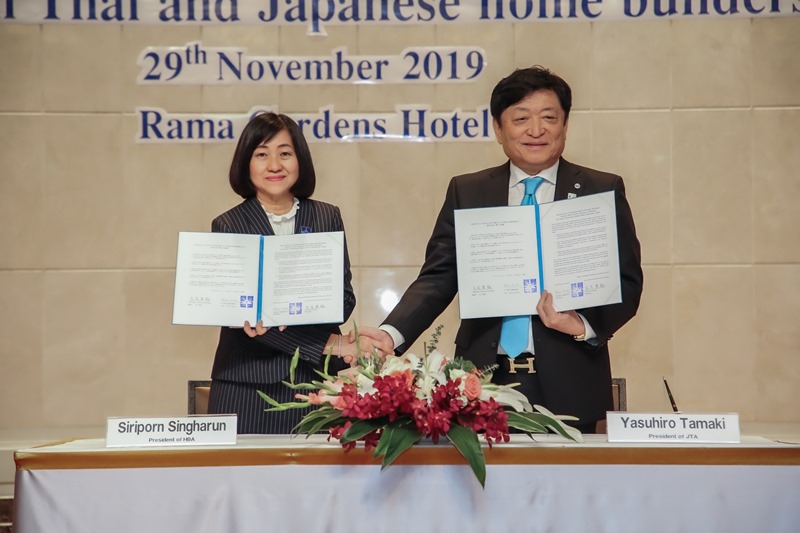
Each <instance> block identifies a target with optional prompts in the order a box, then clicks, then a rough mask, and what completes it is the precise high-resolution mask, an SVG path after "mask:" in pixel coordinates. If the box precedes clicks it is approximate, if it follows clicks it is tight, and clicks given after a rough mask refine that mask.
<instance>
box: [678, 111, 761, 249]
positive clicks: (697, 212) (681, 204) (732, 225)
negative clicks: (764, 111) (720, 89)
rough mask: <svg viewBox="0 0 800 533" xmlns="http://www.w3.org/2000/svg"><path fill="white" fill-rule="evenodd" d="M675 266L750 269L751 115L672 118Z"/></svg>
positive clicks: (684, 113)
mask: <svg viewBox="0 0 800 533" xmlns="http://www.w3.org/2000/svg"><path fill="white" fill-rule="evenodd" d="M672 132H673V133H672V143H673V180H672V190H673V213H672V215H673V221H674V222H673V225H674V236H673V238H674V243H673V249H674V256H673V260H674V262H675V263H679V264H680V263H707V264H716V263H737V264H746V263H750V262H751V261H752V258H753V228H752V218H751V217H752V215H751V213H752V196H753V188H752V177H751V166H750V165H751V161H752V159H751V149H750V139H751V134H752V115H751V112H750V111H749V110H741V111H734V110H731V111H723V110H719V111H717V110H707V111H675V112H673V114H672Z"/></svg>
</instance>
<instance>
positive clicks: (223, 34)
mask: <svg viewBox="0 0 800 533" xmlns="http://www.w3.org/2000/svg"><path fill="white" fill-rule="evenodd" d="M280 32H281V30H280V29H279V28H264V27H261V26H232V27H227V26H205V27H203V29H202V33H201V37H202V40H203V46H216V47H240V48H247V51H246V52H245V53H246V54H247V55H250V56H279V55H282V54H280V53H279V52H278V51H279V49H280V35H281V33H280ZM293 54H294V52H292V51H289V52H284V54H283V55H293ZM209 61H211V57H210V56H209ZM214 64H215V65H216V64H217V61H216V58H215V59H214ZM279 94H280V85H277V84H274V83H247V84H244V83H242V84H236V85H205V86H204V87H203V96H202V98H203V111H205V112H206V113H246V112H247V111H249V110H250V109H251V108H252V107H254V106H274V105H277V104H278V102H279V98H278V95H279Z"/></svg>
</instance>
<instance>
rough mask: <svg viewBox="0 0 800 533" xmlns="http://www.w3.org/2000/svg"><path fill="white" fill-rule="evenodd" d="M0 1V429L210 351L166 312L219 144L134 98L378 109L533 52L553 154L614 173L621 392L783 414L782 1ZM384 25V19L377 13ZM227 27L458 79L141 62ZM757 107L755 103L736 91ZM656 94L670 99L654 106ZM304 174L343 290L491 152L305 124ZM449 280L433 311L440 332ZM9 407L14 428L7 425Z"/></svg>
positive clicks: (467, 93) (789, 170)
mask: <svg viewBox="0 0 800 533" xmlns="http://www.w3.org/2000/svg"><path fill="white" fill-rule="evenodd" d="M307 30H308V28H307V27H305V26H303V25H298V26H294V27H277V26H268V27H261V26H252V27H245V26H236V27H233V26H231V27H224V26H204V27H199V26H195V27H191V26H173V27H170V28H163V27H155V26H154V27H149V26H147V25H135V24H130V25H124V26H123V25H110V24H108V25H107V24H83V25H72V24H45V25H23V24H2V25H0V49H2V50H3V52H4V53H3V54H2V59H0V67H2V68H0V87H2V89H0V131H2V133H0V163H2V165H3V171H4V174H3V178H0V246H2V247H3V249H4V250H5V252H4V253H3V254H0V291H2V294H4V303H5V304H6V305H5V306H4V307H3V309H2V311H0V314H3V316H2V318H4V320H2V321H0V322H1V323H2V324H3V326H0V328H2V331H0V338H2V340H0V403H1V404H2V405H9V404H10V402H12V401H13V402H14V405H20V406H21V407H19V408H15V409H13V410H5V411H3V412H2V413H0V429H2V430H9V429H14V428H22V429H26V428H27V429H29V430H38V429H43V428H50V429H51V430H52V429H56V428H67V427H75V426H93V427H97V426H102V425H103V424H104V423H105V417H106V416H110V415H122V414H130V415H132V416H147V415H154V416H155V415H170V414H179V413H182V412H183V410H184V409H185V394H186V390H185V387H186V380H188V379H203V378H206V377H207V376H208V375H209V373H210V368H211V362H212V360H213V353H214V349H215V347H216V338H217V329H216V328H199V327H198V328H195V327H190V326H173V325H172V324H171V316H170V312H171V306H172V284H173V283H174V253H175V249H174V247H175V238H176V233H177V232H178V231H181V230H185V231H208V230H210V225H211V220H212V219H213V218H214V217H215V216H217V215H218V214H220V213H222V212H223V211H226V210H228V209H230V208H231V207H233V206H235V205H237V204H238V203H240V202H241V198H239V197H238V196H237V195H236V194H234V193H233V192H232V191H231V190H230V187H229V184H228V170H229V166H230V161H231V157H232V155H233V152H234V149H235V143H230V142H229V143H216V144H202V145H200V144H172V145H162V146H155V145H140V144H136V143H135V139H134V136H135V131H136V119H135V108H136V106H137V105H141V106H148V107H149V106H153V107H163V108H164V109H165V110H166V111H168V112H171V113H180V112H191V113H198V114H199V113H231V114H234V113H235V114H241V113H245V112H247V111H248V110H249V109H251V108H252V107H253V106H256V105H263V106H268V105H275V106H277V107H278V109H279V110H280V111H283V112H287V113H290V114H292V113H294V114H297V113H303V114H307V113H317V111H318V109H319V108H320V107H323V106H326V105H333V106H335V109H336V110H337V111H339V112H345V113H353V112H362V113H367V112H380V113H393V112H394V109H395V105H397V104H423V105H430V106H431V109H432V110H434V111H451V110H454V109H457V108H462V109H464V110H471V109H474V108H476V107H479V106H482V105H488V103H489V97H490V93H491V90H492V88H493V86H494V84H495V83H496V81H498V80H499V79H500V78H502V77H504V76H506V75H507V74H508V73H509V72H510V71H511V70H512V69H513V68H515V67H522V66H528V65H530V64H532V63H540V64H543V65H545V66H547V67H550V68H551V69H553V70H554V71H555V72H556V73H558V74H560V75H562V76H563V77H565V78H566V79H567V81H569V82H570V84H571V85H572V88H573V92H574V94H573V98H574V101H573V113H572V114H571V118H570V128H569V140H568V143H567V149H566V152H565V157H567V159H569V160H571V161H574V162H576V163H578V164H582V165H587V166H592V167H595V168H599V169H603V170H608V171H612V172H616V173H619V174H621V175H622V176H623V177H624V178H625V182H626V186H627V192H628V197H629V199H630V201H631V204H632V208H633V211H634V216H635V218H636V222H637V228H638V232H639V237H640V239H641V241H642V246H643V253H644V263H645V289H644V295H643V299H642V305H641V308H640V310H639V314H638V316H636V317H635V318H634V319H633V320H632V321H631V323H630V324H628V325H626V326H625V327H624V328H622V330H621V331H619V332H618V334H617V335H616V336H615V338H614V339H613V340H612V341H611V352H612V367H613V371H614V374H615V375H618V376H623V377H626V378H627V379H628V400H629V408H630V409H631V410H640V411H668V409H669V405H668V402H667V399H666V395H665V393H664V388H663V382H662V381H661V377H662V376H666V377H667V378H668V380H669V382H670V385H671V386H672V388H673V391H674V392H675V395H676V399H677V401H678V405H679V407H680V408H681V409H684V410H686V411H690V410H694V411H708V412H715V411H719V412H729V411H737V412H739V413H740V414H741V415H742V419H743V420H745V421H747V420H758V421H790V422H791V421H794V422H796V421H800V411H798V410H797V408H796V405H797V404H798V400H800V398H799V397H798V393H797V391H798V390H800V377H799V376H798V371H796V370H794V369H795V367H796V366H797V365H794V364H793V363H794V361H795V360H796V359H797V353H796V352H797V349H798V348H797V347H798V346H800V338H798V335H800V331H798V326H797V320H796V317H797V315H798V308H797V307H798V301H800V300H799V299H798V298H797V297H796V295H797V291H796V290H794V287H795V286H796V285H797V283H798V276H799V274H798V262H799V261H800V230H798V229H797V228H800V210H798V209H797V208H796V207H795V206H796V203H797V202H796V198H797V197H798V196H800V190H798V187H800V186H799V185H798V180H797V177H798V176H800V155H798V154H799V153H800V150H798V149H797V147H798V144H799V143H800V137H798V135H800V96H799V95H800V63H799V62H800V19H799V18H798V17H784V18H760V19H741V18H738V19H736V18H731V19H729V20H716V19H711V18H703V19H702V20H694V21H687V20H673V21H667V20H654V21H647V20H636V21H632V20H631V21H620V22H614V21H607V22H603V21H594V22H553V23H549V22H548V23H535V24H534V23H517V24H511V23H507V22H503V23H496V24H489V23H487V24H474V25H473V24H443V25H438V26H434V25H428V24H420V25H412V24H408V25H393V26H386V25H370V24H364V25H361V26H350V27H347V26H334V25H332V26H329V27H326V32H327V35H318V36H311V35H308V34H307ZM388 36H390V37H391V38H390V37H388ZM193 40H200V41H201V42H202V43H203V44H204V45H206V46H243V47H247V49H248V53H250V54H253V55H295V56H309V55H330V53H331V52H332V50H334V49H336V48H337V47H340V46H347V48H348V53H349V54H352V55H385V54H399V53H400V52H401V51H402V50H403V49H404V48H407V47H411V46H417V45H439V46H455V45H468V46H480V47H482V48H483V49H484V50H485V51H486V58H485V59H486V61H487V64H486V68H485V72H484V74H483V75H482V76H481V77H480V78H479V79H477V80H475V81H472V82H469V83H464V84H460V85H453V84H430V85H420V86H411V85H402V84H397V85H379V86H369V85H354V84H340V85H307V86H299V85H285V86H277V85H245V84H242V85H238V86H191V85H186V86H177V87H168V86H143V85H138V84H137V83H136V77H137V76H138V73H139V70H140V67H138V66H137V65H136V58H137V56H138V54H139V53H140V52H141V50H142V49H143V48H145V47H146V46H157V45H163V46H168V45H173V46H184V45H185V44H186V43H187V42H190V41H193ZM751 106H755V107H751ZM676 108H677V109H676ZM311 149H312V153H313V155H314V158H315V162H316V165H317V171H318V175H319V183H318V188H317V191H316V194H315V198H318V199H319V200H323V201H327V202H330V203H334V204H336V205H339V206H340V207H341V209H342V215H343V217H344V220H345V225H346V229H347V234H348V245H349V249H350V254H351V261H352V263H353V273H354V280H353V284H354V288H355V290H356V294H357V298H358V305H357V308H356V311H355V313H354V315H353V319H352V320H350V321H348V324H346V325H345V326H344V327H343V329H344V330H345V331H348V330H349V329H350V328H352V322H353V320H355V321H357V323H359V324H364V325H377V324H378V323H379V322H380V321H381V320H382V319H383V318H384V317H385V316H386V314H387V312H388V308H384V307H383V306H382V305H381V301H382V300H381V299H382V298H385V297H384V292H385V291H387V290H392V291H394V292H395V294H396V296H398V297H399V296H400V295H401V294H402V293H403V291H404V290H405V289H406V287H407V286H408V284H409V283H410V282H411V281H412V280H413V279H414V278H415V277H416V275H417V273H418V271H419V266H420V264H421V263H422V260H423V256H424V249H425V245H426V243H427V240H428V238H429V237H430V233H431V229H432V227H433V223H434V219H435V217H436V215H437V213H438V211H439V209H440V207H441V205H442V201H443V199H444V193H445V190H446V187H447V184H448V182H449V180H450V178H451V177H452V176H454V175H457V174H461V173H466V172H472V171H476V170H479V169H483V168H487V167H490V166H494V165H498V164H501V163H503V162H504V161H505V160H506V157H505V155H504V154H503V153H502V149H501V148H500V147H499V145H497V143H496V142H495V141H494V139H492V140H490V141H487V142H465V143H456V142H440V143H410V142H407V143H404V142H361V143H338V142H332V143H313V144H312V145H311ZM456 304H457V301H454V302H453V304H452V305H451V306H450V308H449V309H448V310H447V311H446V312H445V313H444V314H443V315H442V317H440V318H439V320H437V321H435V322H434V324H433V325H432V328H431V330H429V331H428V332H427V333H425V334H423V335H422V337H421V338H420V339H419V340H418V341H417V343H415V344H414V346H412V347H411V350H412V351H415V352H418V353H421V352H422V350H423V348H422V343H423V342H424V341H427V340H429V338H430V333H431V331H432V330H433V327H435V326H436V325H438V324H444V326H445V327H444V330H443V332H442V341H441V347H442V349H443V350H444V351H447V352H450V353H452V351H453V344H452V339H453V338H454V336H455V333H456V330H457V324H458V311H457V305H456ZM27 429H26V430H27Z"/></svg>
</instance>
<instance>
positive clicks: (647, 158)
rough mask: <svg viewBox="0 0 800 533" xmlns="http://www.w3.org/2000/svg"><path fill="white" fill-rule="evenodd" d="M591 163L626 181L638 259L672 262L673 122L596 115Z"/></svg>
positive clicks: (655, 115)
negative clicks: (640, 248) (640, 251)
mask: <svg viewBox="0 0 800 533" xmlns="http://www.w3.org/2000/svg"><path fill="white" fill-rule="evenodd" d="M592 126H593V128H594V130H593V135H592V139H593V154H594V157H593V158H592V160H593V161H594V164H595V165H596V166H597V168H599V169H601V170H605V171H608V172H613V173H615V174H619V175H620V176H622V178H623V180H625V192H626V195H627V197H628V202H629V203H630V204H631V210H632V211H633V216H634V220H635V222H636V233H637V235H638V236H639V241H640V242H641V243H642V261H643V262H644V263H646V264H653V263H655V264H669V263H670V261H671V259H672V238H671V237H672V195H671V180H670V171H671V162H672V157H671V147H670V144H669V143H668V142H665V139H669V138H670V128H671V121H670V115H669V113H668V112H666V111H636V112H626V113H613V112H610V113H596V114H595V115H594V116H593V124H592Z"/></svg>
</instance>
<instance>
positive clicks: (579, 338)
mask: <svg viewBox="0 0 800 533" xmlns="http://www.w3.org/2000/svg"><path fill="white" fill-rule="evenodd" d="M572 338H573V339H575V340H576V341H581V342H582V341H585V340H586V332H585V331H584V332H583V333H581V334H580V335H573V336H572Z"/></svg>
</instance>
